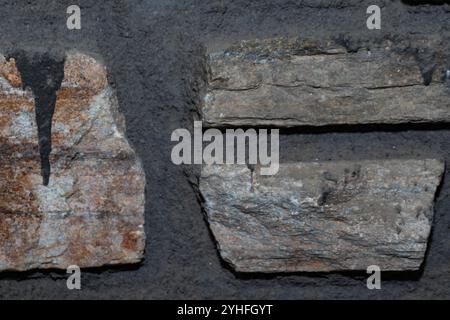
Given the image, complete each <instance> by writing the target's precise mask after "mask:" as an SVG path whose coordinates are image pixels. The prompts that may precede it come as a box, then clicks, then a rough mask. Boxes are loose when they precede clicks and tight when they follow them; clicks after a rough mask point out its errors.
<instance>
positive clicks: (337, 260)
mask: <svg viewBox="0 0 450 320" xmlns="http://www.w3.org/2000/svg"><path fill="white" fill-rule="evenodd" d="M443 171H444V164H443V162H441V161H438V160H385V161H383V160H377V161H371V160H364V161H338V162H309V163H288V164H281V165H280V170H279V172H278V173H277V174H276V175H273V176H263V175H260V174H259V169H258V167H256V169H255V170H253V171H252V170H250V169H249V168H248V167H247V166H245V165H210V166H203V169H202V173H201V178H200V192H201V194H202V196H203V198H204V209H205V211H206V215H207V219H208V222H209V225H210V228H211V230H212V232H213V234H214V237H215V239H216V241H217V245H218V248H219V251H220V254H221V256H222V258H223V259H224V260H226V261H227V262H229V263H230V264H231V266H232V267H233V268H234V269H235V270H236V271H239V272H296V271H306V272H318V271H323V272H326V271H343V270H366V268H367V267H368V266H370V265H377V266H379V267H380V268H381V270H382V271H402V270H417V269H418V268H419V267H420V265H421V263H422V261H423V259H424V255H425V250H426V248H427V240H428V237H429V235H430V229H431V225H432V220H433V203H434V197H435V193H436V190H437V188H438V185H439V183H440V180H441V176H442V174H443Z"/></svg>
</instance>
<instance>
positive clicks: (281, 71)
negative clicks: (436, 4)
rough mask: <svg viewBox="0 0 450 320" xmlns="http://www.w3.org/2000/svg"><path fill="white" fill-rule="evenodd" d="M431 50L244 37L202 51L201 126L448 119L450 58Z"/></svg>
mask: <svg viewBox="0 0 450 320" xmlns="http://www.w3.org/2000/svg"><path fill="white" fill-rule="evenodd" d="M410 45H411V46H412V44H410ZM416 45H421V46H424V47H426V48H427V50H431V49H429V48H428V46H427V44H423V43H419V44H416ZM408 48H409V47H408ZM434 56H435V59H434V60H431V59H430V60H429V61H428V62H427V63H428V64H429V65H428V66H427V65H425V64H424V62H423V61H420V54H419V53H418V50H413V49H411V48H409V49H405V48H402V49H400V48H398V47H395V46H393V44H392V43H386V44H383V45H380V46H378V47H373V48H370V49H367V48H360V49H359V50H357V51H356V52H348V51H347V49H346V48H345V47H344V46H342V45H339V44H337V43H336V42H332V41H329V42H311V41H299V40H295V41H294V40H286V39H281V40H277V39H269V40H265V41H242V42H241V43H239V44H238V45H236V46H233V47H231V48H229V49H227V50H224V51H220V52H213V53H210V54H209V56H208V70H209V74H208V86H207V93H206V96H205V98H204V102H203V105H202V107H201V112H202V115H203V120H204V125H205V126H225V125H232V126H255V125H271V126H278V127H292V126H324V125H340V124H374V123H385V124H396V123H408V122H415V123H425V122H447V121H449V120H450V88H449V87H448V85H447V84H446V81H445V74H446V70H447V68H450V66H449V65H445V63H450V61H446V62H445V59H444V58H442V57H441V56H440V55H439V54H435V55H434Z"/></svg>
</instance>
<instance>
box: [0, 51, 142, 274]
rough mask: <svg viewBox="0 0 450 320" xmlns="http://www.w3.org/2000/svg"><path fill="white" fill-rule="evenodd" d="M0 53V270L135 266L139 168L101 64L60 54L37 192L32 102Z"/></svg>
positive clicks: (139, 222)
mask: <svg viewBox="0 0 450 320" xmlns="http://www.w3.org/2000/svg"><path fill="white" fill-rule="evenodd" d="M21 85H22V81H21V77H20V74H19V72H18V71H17V68H16V66H15V60H14V59H13V58H11V59H9V60H8V59H5V58H4V57H3V56H1V55H0V151H1V152H0V172H1V174H0V270H28V269H34V268H66V267H67V266H69V265H78V266H80V267H95V266H101V265H113V264H125V263H135V262H138V261H140V260H141V259H142V257H143V251H144V246H145V234H144V229H143V225H144V201H145V199H144V188H145V176H144V171H143V168H142V165H141V163H140V161H139V159H138V158H137V156H136V154H135V152H134V151H133V149H132V148H131V146H130V144H129V143H128V141H127V139H126V137H125V126H124V119H123V117H122V116H121V115H120V113H119V111H118V103H117V99H116V95H115V92H114V90H113V89H112V87H111V86H110V85H108V82H107V78H106V69H105V67H104V66H103V65H102V64H101V63H99V62H98V61H96V60H95V59H93V58H92V57H89V56H87V55H84V54H81V53H77V52H73V53H69V54H67V56H66V61H65V65H64V79H63V81H62V83H61V87H60V89H59V90H58V92H57V100H56V105H55V113H54V116H53V120H52V144H53V148H52V152H51V154H50V163H51V176H50V181H49V184H48V186H44V185H43V183H42V176H41V163H40V156H39V150H38V148H39V147H38V139H37V126H36V120H35V105H34V96H33V93H32V92H31V91H30V89H26V90H24V89H22V87H21Z"/></svg>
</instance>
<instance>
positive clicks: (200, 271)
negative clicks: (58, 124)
mask: <svg viewBox="0 0 450 320" xmlns="http://www.w3.org/2000/svg"><path fill="white" fill-rule="evenodd" d="M0 2H1V4H2V7H1V8H2V10H0V17H1V19H0V26H1V30H2V32H1V33H0V48H1V49H0V51H2V52H14V51H15V50H17V49H18V48H23V49H24V50H27V49H36V48H42V50H48V49H50V48H52V49H56V50H59V49H60V50H67V49H68V48H71V49H73V48H77V49H78V50H80V51H83V52H95V53H97V54H98V55H99V56H101V57H103V58H104V60H105V65H106V66H107V68H108V74H109V80H110V81H111V82H112V83H113V84H114V85H115V89H116V90H117V97H118V100H119V104H120V109H121V111H122V113H123V114H124V115H125V117H126V120H127V121H126V123H127V137H128V139H129V141H130V142H131V143H132V145H133V147H134V149H135V150H136V152H137V154H138V155H139V157H140V158H141V160H142V162H143V165H144V168H145V171H146V176H147V180H148V182H147V186H146V213H145V214H146V221H147V223H145V231H146V234H147V244H146V250H145V252H146V253H145V263H143V264H141V265H140V267H139V268H128V267H126V268H125V267H118V266H117V267H114V268H110V267H108V268H101V270H102V271H103V272H102V273H101V274H99V273H98V271H99V269H96V270H92V271H88V270H86V271H85V272H83V274H82V290H67V287H66V280H67V275H66V274H65V272H64V271H63V270H62V271H60V272H59V271H50V270H48V271H47V270H45V271H36V272H27V273H13V274H10V273H2V274H0V298H2V299H32V298H39V299H105V298H108V299H124V298H134V299H186V298H190V299H319V298H322V299H334V298H337V299H381V298H384V299H413V298H414V299H449V298H450V273H449V265H450V237H449V229H448V226H449V225H450V214H449V212H450V183H449V182H450V180H449V179H447V178H448V175H446V178H444V182H443V185H442V188H441V189H440V192H439V197H438V199H437V202H436V206H435V208H436V213H435V217H434V224H433V232H432V235H431V236H430V240H431V241H430V242H429V246H428V252H427V258H426V260H425V265H424V267H423V272H421V273H420V274H419V275H417V273H403V272H401V273H397V274H395V275H394V274H392V275H387V274H383V275H382V290H367V287H366V278H367V276H368V275H366V274H365V272H362V273H360V274H357V273H342V274H341V273H332V274H326V275H324V274H321V275H315V274H305V273H300V274H299V273H296V274H291V273H289V274H284V275H283V276H272V275H261V274H254V273H252V274H246V275H242V276H241V275H236V274H235V273H234V272H231V271H230V269H229V268H226V267H224V265H223V263H222V262H223V260H222V259H220V257H219V256H218V254H217V249H216V246H215V244H214V241H213V239H212V238H211V236H210V232H209V230H208V228H207V225H206V223H205V220H204V217H203V214H202V211H201V209H200V206H199V203H198V202H197V201H196V194H195V192H194V190H193V189H192V188H191V186H190V184H189V181H188V180H187V179H186V176H185V175H184V174H183V170H182V168H181V167H179V166H174V165H173V164H172V163H171V161H170V160H169V159H170V153H171V150H172V147H173V144H170V143H168V141H169V140H168V139H169V138H170V135H171V133H172V131H173V130H174V129H176V128H192V127H193V124H192V107H193V103H192V101H197V100H196V99H198V98H197V96H198V92H196V91H195V90H193V88H195V84H196V82H197V81H198V79H201V78H202V77H204V73H203V66H204V64H203V57H204V56H205V52H204V51H203V50H202V46H205V47H206V48H208V49H210V48H211V49H214V51H217V50H219V49H221V48H226V47H227V46H228V44H229V43H231V42H233V41H236V40H239V39H251V38H254V37H258V38H267V37H274V36H277V35H286V34H289V35H292V36H302V37H303V36H304V37H308V38H314V39H321V38H324V37H333V36H337V35H339V34H343V35H345V36H346V39H347V40H348V41H349V43H350V44H351V43H353V42H354V41H356V40H358V38H360V39H362V40H363V41H365V42H366V43H368V44H375V43H376V41H377V40H379V39H385V38H387V37H392V38H394V39H401V38H404V37H407V36H410V35H423V36H424V37H432V36H435V35H440V36H442V37H447V38H449V36H450V19H449V14H450V6H449V5H443V6H429V5H420V6H407V5H404V3H402V2H401V1H387V0H380V1H379V2H378V1H377V3H374V2H373V1H369V0H368V1H365V0H362V1H361V0H345V1H344V0H337V1H336V0H320V1H317V0H308V1H292V0H278V1H273V0H270V1H269V0H259V1H252V0H234V1H218V0H217V1H204V0H183V1H178V0H176V1H174V0H169V1H168V0H155V1H133V2H132V1H123V0H119V1H96V0H83V1H82V2H81V3H80V6H82V9H81V10H82V28H81V30H68V29H67V27H66V25H65V22H66V20H65V18H66V16H65V12H66V9H67V6H69V5H71V4H74V3H73V2H72V1H66V0H62V1H53V0H41V1H34V2H29V1H8V0H7V1H2V0H0ZM410 2H411V1H410ZM378 3H380V5H383V7H382V30H381V31H376V30H368V29H367V28H366V27H365V23H366V17H367V15H366V13H365V10H366V8H367V7H368V6H369V5H371V4H378ZM149 15H150V16H149ZM212 42H214V43H212ZM447 43H449V42H447ZM444 48H448V46H444ZM439 128H440V130H435V126H431V125H430V126H427V127H425V128H423V127H422V130H420V131H417V130H408V131H403V132H396V131H393V132H392V131H391V132H378V131H371V132H361V131H358V132H341V133H339V134H337V133H322V134H308V133H307V132H306V130H302V131H300V130H299V131H296V132H295V133H293V132H290V134H289V135H285V134H283V132H284V131H283V130H281V131H280V132H281V136H280V149H281V150H289V152H281V154H280V156H281V157H282V159H281V161H282V162H283V161H291V162H296V161H315V160H316V159H319V160H320V161H335V160H361V159H390V158H415V157H420V158H422V157H423V158H436V159H445V160H446V161H447V162H448V161H450V130H448V128H447V127H444V126H440V127H439ZM189 168H190V169H193V168H191V167H189ZM194 257H195V258H194ZM119 270H120V272H119ZM112 271H114V272H112ZM16 309H17V308H16ZM322 309H323V308H315V310H314V312H316V313H320V310H322ZM17 310H18V309H17ZM17 310H16V311H17Z"/></svg>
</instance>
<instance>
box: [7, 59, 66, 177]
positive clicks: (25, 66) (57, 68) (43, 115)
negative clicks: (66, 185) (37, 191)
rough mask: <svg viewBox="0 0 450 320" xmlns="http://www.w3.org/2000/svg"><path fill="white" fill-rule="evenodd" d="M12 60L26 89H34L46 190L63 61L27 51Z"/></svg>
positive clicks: (42, 172)
mask: <svg viewBox="0 0 450 320" xmlns="http://www.w3.org/2000/svg"><path fill="white" fill-rule="evenodd" d="M12 56H13V57H14V58H15V59H16V61H17V68H18V70H19V72H20V74H21V77H22V86H23V88H24V89H25V88H26V87H29V88H31V90H32V92H33V94H34V102H35V115H36V124H37V128H38V145H39V154H40V157H41V175H42V183H43V185H44V186H47V185H48V183H49V179H50V172H51V167H50V159H49V156H50V153H51V150H52V139H51V136H52V118H53V113H54V111H55V103H56V93H57V91H58V90H59V88H60V87H61V82H62V80H63V77H64V58H58V57H51V56H50V55H49V54H48V53H35V54H34V55H33V56H30V55H29V54H26V53H25V52H24V51H19V52H16V53H14V54H12Z"/></svg>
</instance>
